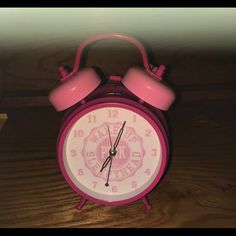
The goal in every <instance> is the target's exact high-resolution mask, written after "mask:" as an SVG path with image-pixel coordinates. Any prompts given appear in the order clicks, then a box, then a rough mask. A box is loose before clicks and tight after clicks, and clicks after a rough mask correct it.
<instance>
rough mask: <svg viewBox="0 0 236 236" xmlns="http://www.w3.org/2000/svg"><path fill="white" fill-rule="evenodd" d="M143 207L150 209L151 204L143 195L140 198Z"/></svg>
mask: <svg viewBox="0 0 236 236" xmlns="http://www.w3.org/2000/svg"><path fill="white" fill-rule="evenodd" d="M142 201H143V204H144V207H145V209H146V210H151V209H152V204H151V203H150V202H149V200H148V199H147V197H143V198H142Z"/></svg>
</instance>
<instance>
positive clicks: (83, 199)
mask: <svg viewBox="0 0 236 236" xmlns="http://www.w3.org/2000/svg"><path fill="white" fill-rule="evenodd" d="M86 202H87V199H86V198H83V197H81V199H80V202H79V204H77V205H76V207H75V208H76V209H77V210H81V209H82V208H83V206H84V204H85V203H86Z"/></svg>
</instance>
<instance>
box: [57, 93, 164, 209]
mask: <svg viewBox="0 0 236 236" xmlns="http://www.w3.org/2000/svg"><path fill="white" fill-rule="evenodd" d="M84 105H86V108H83V107H78V109H76V111H74V115H73V116H69V119H67V120H65V124H66V125H64V126H63V130H62V131H61V132H60V135H59V140H58V161H59V166H60V169H61V172H62V174H63V176H64V178H65V179H66V181H67V182H68V184H69V185H70V186H71V187H72V189H74V191H76V192H77V193H78V194H79V195H80V196H82V197H83V198H85V199H87V200H90V201H92V202H94V203H98V204H103V205H110V206H115V205H124V204H129V203H131V202H133V201H137V200H139V199H142V198H143V197H145V196H146V195H147V194H148V193H149V192H150V191H151V190H152V189H153V188H154V187H155V186H156V185H157V184H158V182H159V181H160V179H161V177H162V176H163V175H164V172H165V169H166V167H167V163H168V139H167V135H166V134H165V129H164V127H163V126H162V125H161V123H160V121H159V120H158V118H157V117H156V116H155V115H154V114H153V113H152V112H151V111H150V110H148V109H147V108H145V107H144V106H142V105H141V104H139V103H138V102H134V101H132V100H130V99H126V98H122V97H115V96H112V97H106V98H98V99H94V100H92V101H90V102H87V103H86V104H84ZM110 106H114V107H121V108H126V109H130V110H131V111H134V112H136V113H137V114H139V115H141V116H142V117H144V119H146V120H147V121H148V122H149V123H150V124H151V125H152V126H153V127H154V129H155V131H156V133H157V135H158V137H159V139H160V144H161V148H162V162H161V166H160V170H159V172H158V174H157V176H156V177H155V179H154V180H153V182H152V183H151V184H150V185H149V186H148V187H147V188H146V189H145V190H144V191H143V192H141V193H140V194H138V195H136V196H134V197H132V198H129V199H125V200H121V201H114V202H107V201H103V200H100V199H96V198H94V197H91V196H89V195H87V194H86V193H84V192H82V191H81V190H80V189H79V188H77V186H76V185H75V184H74V183H73V182H72V180H71V179H70V177H69V176H68V174H67V172H66V169H65V166H64V162H63V146H64V141H65V139H66V136H67V134H68V131H69V130H70V128H71V127H72V125H73V124H74V122H75V121H77V120H78V119H79V118H80V117H82V116H83V115H85V114H86V113H87V112H90V111H93V110H95V109H98V108H102V107H110ZM157 124H159V125H157Z"/></svg>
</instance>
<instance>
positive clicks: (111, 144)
mask: <svg viewBox="0 0 236 236" xmlns="http://www.w3.org/2000/svg"><path fill="white" fill-rule="evenodd" d="M107 129H108V134H109V139H110V144H111V149H112V141H111V133H110V129H109V126H107Z"/></svg>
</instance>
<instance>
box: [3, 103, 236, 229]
mask: <svg viewBox="0 0 236 236" xmlns="http://www.w3.org/2000/svg"><path fill="white" fill-rule="evenodd" d="M235 105H236V100H234V101H231V103H229V102H228V101H227V100H225V101H222V100H221V101H220V100H219V101H217V103H216V102H214V101H208V102H204V103H199V102H198V101H197V102H188V103H184V104H180V105H179V107H178V108H176V109H173V110H172V111H170V113H169V122H170V124H171V128H172V140H173V155H172V162H171V165H170V168H169V170H168V173H167V175H166V176H165V178H164V179H163V181H162V182H161V183H160V185H159V186H158V187H157V188H155V190H154V191H153V192H151V193H150V195H149V199H150V201H151V202H152V204H153V209H152V210H151V211H149V212H146V211H145V210H144V207H143V204H142V203H141V202H140V201H137V202H135V203H133V204H131V205H128V206H116V207H110V206H101V205H97V204H93V203H91V202H88V203H87V204H86V205H85V207H84V208H83V210H82V212H78V211H77V210H76V209H75V205H76V204H77V203H78V201H79V199H80V198H79V196H78V195H77V194H76V193H74V192H73V190H72V189H71V188H70V187H69V186H68V185H67V184H66V182H65V180H64V179H63V177H62V175H61V173H60V171H59V168H58V163H57V158H56V149H55V143H56V137H57V132H58V127H59V124H60V120H61V115H59V114H57V113H56V112H55V111H54V110H53V109H52V108H51V107H36V108H30V107H29V108H9V109H7V112H8V116H9V120H8V121H7V124H6V126H5V127H4V129H3V131H2V133H1V134H0V189H1V197H0V226H1V227H235V225H236V204H235V203H236V185H235V183H236V175H235V167H236V159H235V153H236V139H235V132H236V130H235V124H234V123H235V118H236V114H235V110H233V109H232V108H233V107H235Z"/></svg>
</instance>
